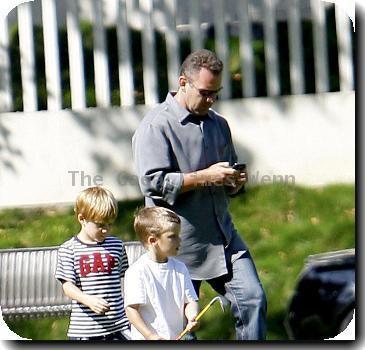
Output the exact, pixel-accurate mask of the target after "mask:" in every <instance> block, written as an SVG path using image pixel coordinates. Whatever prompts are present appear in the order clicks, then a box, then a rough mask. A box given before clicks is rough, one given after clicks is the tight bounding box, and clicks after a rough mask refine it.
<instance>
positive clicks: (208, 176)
mask: <svg viewBox="0 0 365 350" xmlns="http://www.w3.org/2000/svg"><path fill="white" fill-rule="evenodd" d="M237 173H238V172H237V171H236V170H234V169H232V167H230V166H229V163H228V162H219V163H215V164H213V165H211V166H210V167H209V168H206V169H204V170H201V172H200V176H201V177H203V178H204V181H205V183H206V184H208V185H209V184H214V185H229V186H233V185H234V184H235V182H236V179H235V178H236V176H237Z"/></svg>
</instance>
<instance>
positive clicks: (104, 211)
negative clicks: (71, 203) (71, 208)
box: [75, 186, 118, 223]
mask: <svg viewBox="0 0 365 350" xmlns="http://www.w3.org/2000/svg"><path fill="white" fill-rule="evenodd" d="M75 214H76V217H77V216H78V215H79V214H82V216H83V217H84V219H85V220H87V221H94V222H99V223H113V222H114V221H115V219H116V218H117V215H118V204H117V201H116V199H115V198H114V196H113V193H111V192H110V191H109V190H107V189H106V188H103V187H101V186H95V187H89V188H87V189H85V190H83V191H81V192H80V193H79V195H78V196H77V199H76V204H75Z"/></svg>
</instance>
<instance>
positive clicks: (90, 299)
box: [85, 295, 110, 315]
mask: <svg viewBox="0 0 365 350" xmlns="http://www.w3.org/2000/svg"><path fill="white" fill-rule="evenodd" d="M85 299H86V300H85V304H86V305H87V306H88V307H89V308H90V309H91V310H93V311H94V312H95V313H97V314H99V315H100V314H105V313H106V312H107V311H108V310H109V309H110V305H109V304H108V302H107V301H106V300H105V299H103V298H100V297H97V296H95V295H87V297H86V298H85Z"/></svg>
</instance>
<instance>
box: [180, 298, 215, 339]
mask: <svg viewBox="0 0 365 350" xmlns="http://www.w3.org/2000/svg"><path fill="white" fill-rule="evenodd" d="M211 305H212V303H211V302H210V303H209V304H208V305H206V306H205V307H204V309H203V310H201V311H200V312H199V313H198V315H197V316H196V317H195V318H194V320H195V321H199V319H200V318H201V317H202V316H203V315H204V314H205V312H206V311H207V310H208V309H209V308H210V306H211ZM186 333H189V330H188V328H187V327H186V328H185V329H184V330H183V331H182V332H181V333H180V334H179V336H178V337H177V338H176V340H180V339H181V338H182V337H183V336H184V335H185V334H186Z"/></svg>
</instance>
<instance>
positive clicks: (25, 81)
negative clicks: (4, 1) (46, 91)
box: [18, 2, 38, 112]
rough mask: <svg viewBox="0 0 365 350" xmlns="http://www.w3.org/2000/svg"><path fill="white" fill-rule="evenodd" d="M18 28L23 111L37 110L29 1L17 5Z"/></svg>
mask: <svg viewBox="0 0 365 350" xmlns="http://www.w3.org/2000/svg"><path fill="white" fill-rule="evenodd" d="M18 28H19V47H20V66H21V76H22V88H23V109H24V112H33V111H36V110H37V107H38V102H37V84H36V76H35V74H36V69H35V53H34V41H33V40H34V39H33V19H32V7H31V3H29V2H26V3H24V4H21V5H19V6H18Z"/></svg>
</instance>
